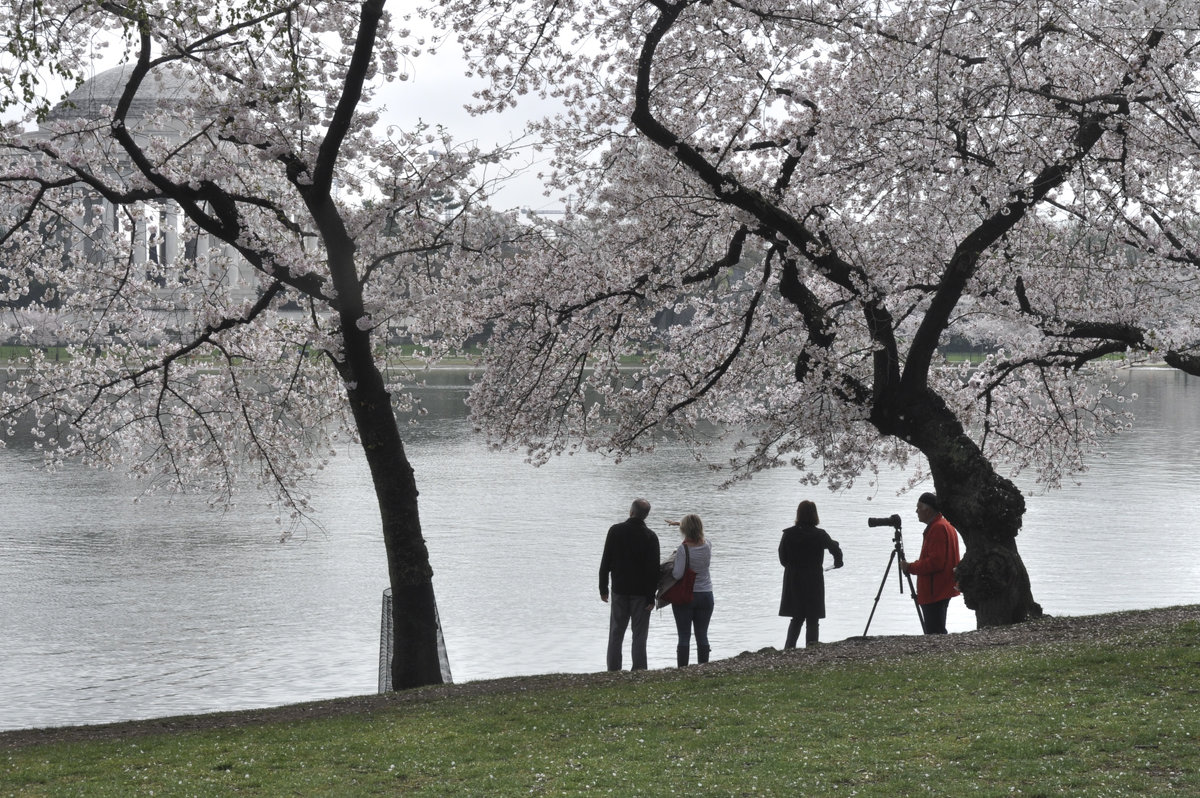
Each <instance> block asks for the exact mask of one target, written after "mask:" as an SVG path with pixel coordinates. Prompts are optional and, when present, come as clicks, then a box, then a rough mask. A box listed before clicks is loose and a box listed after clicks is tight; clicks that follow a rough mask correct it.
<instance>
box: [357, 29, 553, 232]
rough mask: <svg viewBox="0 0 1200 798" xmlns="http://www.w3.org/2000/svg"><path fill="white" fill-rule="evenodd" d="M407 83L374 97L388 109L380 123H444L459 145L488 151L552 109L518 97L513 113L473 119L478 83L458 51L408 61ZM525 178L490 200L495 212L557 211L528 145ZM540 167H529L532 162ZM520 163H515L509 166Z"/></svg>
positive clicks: (533, 99) (389, 86)
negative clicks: (470, 108) (468, 107)
mask: <svg viewBox="0 0 1200 798" xmlns="http://www.w3.org/2000/svg"><path fill="white" fill-rule="evenodd" d="M407 68H408V69H409V75H408V80H405V81H399V80H397V81H393V82H392V83H390V84H387V85H386V86H385V87H384V88H383V89H382V90H381V91H380V92H379V94H378V95H377V98H378V100H377V102H378V103H379V104H380V105H382V106H384V107H385V108H386V111H385V113H384V114H383V117H382V118H383V120H384V121H385V122H387V123H391V124H396V125H398V126H400V127H403V128H411V127H412V126H413V125H414V124H415V123H416V122H417V121H418V120H422V121H424V122H426V123H427V124H430V125H442V126H444V127H445V128H446V129H447V130H448V131H449V132H450V134H451V135H452V136H453V138H454V140H455V141H458V142H477V143H478V144H479V146H480V147H481V148H484V149H487V148H489V147H491V146H494V145H496V144H504V143H508V142H510V141H511V140H512V139H514V138H516V137H518V136H520V135H521V130H522V128H523V127H524V125H525V124H526V123H527V122H528V121H529V120H531V119H536V118H539V117H540V116H543V115H547V114H549V113H551V112H552V111H553V106H552V105H550V104H549V103H547V102H545V101H541V100H539V99H538V98H536V97H525V98H521V101H520V103H519V105H518V107H517V108H516V109H515V110H510V111H506V112H505V113H504V114H502V115H499V116H494V115H493V116H487V117H473V116H471V115H470V114H468V113H467V112H466V110H464V108H463V106H464V105H465V104H466V103H468V102H470V101H471V100H472V97H471V93H472V92H473V91H475V90H477V89H478V88H479V87H480V86H481V85H482V84H481V83H480V82H479V81H470V80H468V79H467V77H466V76H465V74H464V66H463V62H462V57H461V55H460V54H459V51H458V50H457V49H456V48H454V47H452V46H450V45H446V46H443V47H442V48H440V50H439V52H438V54H437V55H436V56H429V55H422V56H420V57H419V58H416V59H413V60H412V61H409V62H408V64H407ZM522 152H523V154H524V160H523V165H526V166H527V167H528V168H526V169H525V170H523V171H524V172H525V175H524V176H523V177H520V178H518V179H515V180H513V181H511V183H510V184H509V185H507V186H506V187H505V188H504V189H503V190H502V191H500V192H499V193H498V194H497V195H496V196H495V197H494V198H493V200H492V203H491V204H492V205H493V207H496V208H503V209H507V208H513V207H520V208H529V209H531V210H561V209H562V207H563V205H562V203H561V202H559V201H557V199H553V198H547V197H544V196H542V191H543V189H542V185H541V183H540V181H538V180H537V178H536V172H537V171H538V169H539V167H540V168H544V167H545V160H546V158H547V156H546V154H545V153H542V154H541V155H540V156H539V155H535V153H533V152H531V151H530V149H529V148H528V147H526V148H524V150H523V151H522ZM535 157H537V158H540V159H541V163H530V161H531V159H533V158H535ZM520 164H522V162H519V161H515V162H514V163H513V166H514V167H516V166H517V165H520Z"/></svg>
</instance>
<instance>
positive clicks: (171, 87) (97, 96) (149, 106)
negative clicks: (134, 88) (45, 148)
mask: <svg viewBox="0 0 1200 798" xmlns="http://www.w3.org/2000/svg"><path fill="white" fill-rule="evenodd" d="M132 72H133V64H122V65H121V66H119V67H115V68H113V69H108V70H105V71H104V72H101V73H100V74H99V75H97V76H96V77H94V78H92V79H91V80H89V81H86V82H84V83H83V84H82V85H80V86H79V87H77V88H76V89H75V90H74V91H72V92H71V93H70V94H68V95H67V96H66V97H65V98H64V99H63V101H62V102H60V103H59V104H58V105H56V106H54V108H53V109H52V110H51V111H50V114H49V117H48V120H49V121H51V122H53V121H58V120H68V119H101V118H103V117H105V116H107V114H104V113H102V109H103V108H104V107H105V106H109V107H115V106H116V104H117V101H118V100H120V98H121V93H122V92H123V91H124V90H125V84H126V83H127V82H128V80H129V75H130V73H132ZM197 94H198V92H197V91H196V88H195V83H194V81H192V80H191V79H189V78H187V77H185V76H183V75H181V74H179V72H178V71H177V70H172V69H165V68H159V69H155V70H152V71H151V72H150V74H149V75H147V76H146V78H145V79H144V80H143V81H142V85H141V88H139V89H138V93H137V96H136V97H134V99H133V104H132V105H131V106H130V108H129V114H128V118H129V119H131V120H133V119H142V118H144V117H145V116H147V115H148V114H150V113H152V112H153V111H155V110H163V109H170V108H182V107H184V106H187V105H191V104H192V103H193V100H194V99H195V97H196V96H197Z"/></svg>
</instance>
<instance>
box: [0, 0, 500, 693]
mask: <svg viewBox="0 0 1200 798" xmlns="http://www.w3.org/2000/svg"><path fill="white" fill-rule="evenodd" d="M0 36H3V45H4V53H5V54H4V56H3V59H2V60H0V81H2V83H3V94H0V110H3V111H4V112H5V113H6V118H9V119H12V120H14V121H10V122H9V123H8V124H6V125H5V127H4V128H3V134H2V136H3V138H2V139H0V150H2V152H0V285H2V287H3V290H4V302H5V307H6V308H8V309H9V310H8V311H7V312H5V314H4V320H3V323H4V324H5V327H6V329H5V335H6V341H7V342H11V343H26V344H28V345H29V346H30V349H29V354H28V356H27V357H25V358H23V359H22V360H20V361H19V362H17V363H14V364H13V366H12V367H11V368H10V369H9V372H8V379H7V383H6V385H5V390H4V393H3V397H2V399H0V416H2V418H3V420H4V425H3V430H4V432H5V433H6V434H7V435H9V436H12V435H14V434H27V433H26V431H27V430H32V431H33V435H34V437H35V440H36V441H37V442H38V444H39V445H40V446H41V447H42V448H43V450H44V451H45V453H46V456H47V458H48V459H49V460H50V462H51V463H54V462H58V461H61V460H62V459H63V458H68V457H83V458H86V459H88V460H90V461H92V462H94V463H97V464H104V465H111V464H113V463H122V462H123V463H126V464H128V465H129V466H130V467H131V468H132V470H133V471H134V472H135V473H138V474H140V475H142V476H144V477H146V478H147V479H149V480H150V483H151V484H152V485H155V486H167V487H172V488H177V489H193V488H197V487H199V488H203V489H205V490H211V491H212V495H213V497H214V501H217V502H232V501H233V499H234V498H235V493H236V492H237V491H238V490H239V488H238V486H239V485H241V484H243V483H244V480H245V478H246V477H247V476H257V477H258V478H260V479H261V481H262V482H263V483H264V484H267V485H272V486H274V488H275V490H276V492H277V495H278V498H279V501H280V502H281V504H282V507H283V508H284V509H283V511H282V514H283V515H286V514H289V513H290V515H291V516H292V517H293V518H299V519H300V520H301V521H303V519H304V518H306V517H308V516H307V514H308V513H309V507H308V505H307V503H306V501H305V498H304V489H303V486H304V481H303V480H304V478H305V476H306V475H308V474H310V473H311V470H312V469H314V468H320V467H321V466H322V464H323V463H324V462H325V461H326V460H327V459H328V457H329V456H331V455H332V454H334V453H335V452H336V447H338V446H339V445H341V444H342V443H343V442H345V441H350V442H356V443H357V444H358V445H360V446H361V448H362V451H363V452H364V453H365V455H366V461H367V464H368V466H369V469H370V474H371V479H372V480H373V484H374V488H375V492H376V496H377V498H378V504H379V511H380V515H381V525H382V531H383V539H384V543H385V547H386V553H387V562H388V573H389V578H390V584H391V588H392V597H393V602H394V606H393V610H394V611H393V619H394V626H395V628H394V640H395V650H394V658H393V663H392V685H393V686H394V687H395V688H403V687H411V686H416V685H422V684H430V683H438V682H440V681H442V669H441V663H440V662H439V645H438V643H439V635H440V631H439V629H438V626H437V616H436V605H435V601H434V592H433V586H432V569H431V567H430V562H429V554H428V551H427V549H426V545H425V541H424V538H423V537H422V530H421V522H420V516H419V513H418V502H417V497H418V491H417V486H416V481H415V477H414V470H413V467H412V464H411V463H410V462H409V459H408V457H407V455H406V452H405V447H404V443H403V439H402V436H401V430H400V428H399V426H398V422H397V414H396V410H397V408H399V407H403V406H404V402H405V401H406V397H405V395H404V394H403V391H402V390H401V389H400V388H399V387H398V386H399V381H400V380H401V379H402V378H404V377H405V376H406V375H405V374H404V373H402V372H398V371H397V370H396V367H394V366H389V363H388V360H387V354H386V345H387V344H390V343H393V342H396V341H398V340H402V339H403V340H411V341H415V342H417V343H418V344H420V343H424V344H426V345H427V346H428V347H429V351H430V355H431V357H436V356H437V355H438V353H439V351H440V350H441V348H442V347H444V346H445V343H444V342H441V341H440V340H439V339H438V338H437V336H434V335H431V334H430V332H431V331H434V330H436V329H437V327H438V315H439V312H440V308H439V307H438V305H437V299H436V296H435V292H434V291H433V290H432V289H433V286H434V283H435V281H436V280H437V277H438V262H439V261H440V259H441V258H443V257H444V254H445V252H446V251H447V250H448V249H451V248H452V247H454V246H460V245H465V246H472V247H474V246H477V245H483V244H486V243H487V241H489V240H490V239H491V238H492V237H493V233H492V232H490V227H491V223H490V222H489V221H488V215H489V214H488V212H487V211H486V210H485V209H480V210H479V211H478V212H477V213H470V211H471V209H472V208H474V207H475V206H478V205H479V204H480V202H481V201H482V200H483V198H484V196H485V193H484V188H485V187H484V186H482V185H479V184H478V181H477V180H476V178H474V177H472V175H473V174H476V172H473V171H472V170H473V167H475V166H476V165H477V164H479V163H480V162H483V161H487V160H488V159H489V158H492V157H495V155H496V154H494V153H493V154H491V155H489V156H486V157H485V156H484V155H483V154H481V153H479V152H476V151H473V150H471V149H467V148H462V147H459V146H457V145H456V144H455V143H454V142H452V141H450V140H449V139H448V138H446V137H445V136H444V135H443V134H442V133H441V132H440V131H436V130H428V129H424V128H419V129H417V130H414V131H409V132H399V131H394V130H388V129H386V128H384V127H382V126H381V125H379V124H378V121H379V120H378V109H375V108H373V107H372V105H371V102H372V99H373V97H374V96H375V93H376V92H377V91H378V90H379V89H380V87H381V86H383V85H384V84H385V83H386V82H387V81H390V80H393V79H395V78H397V77H403V74H404V70H405V69H406V68H407V67H408V65H409V60H410V59H412V58H415V57H417V56H418V55H419V50H420V42H419V41H417V40H416V38H415V37H414V36H413V35H412V34H410V33H409V32H408V31H407V30H404V29H403V28H402V27H400V26H397V25H394V24H393V20H392V19H391V18H390V16H389V15H388V14H387V13H386V12H385V9H384V2H383V0H367V2H362V3H359V2H344V1H343V0H236V1H235V2H226V1H225V0H215V2H203V3H200V2H190V0H184V2H172V3H158V2H142V0H128V1H126V0H115V2H102V3H85V4H77V3H69V2H57V0H49V1H48V2H37V3H34V2H25V0H16V2H14V3H10V4H6V5H5V6H4V7H3V9H2V10H0ZM110 51H115V52H117V53H119V55H117V56H115V57H114V56H113V55H111V54H110ZM100 58H105V59H107V60H108V63H114V62H116V63H119V64H120V66H118V67H116V68H115V69H114V70H112V71H108V72H104V73H102V74H101V75H99V76H97V77H96V79H95V80H94V81H92V82H91V83H88V84H84V85H83V86H82V87H81V88H80V89H77V90H76V92H75V93H73V94H70V95H69V96H68V100H67V101H65V102H62V103H57V104H56V98H57V97H58V96H59V95H61V93H62V90H61V89H59V90H58V94H55V91H54V87H55V86H64V85H65V87H66V88H67V89H68V90H71V89H73V88H74V87H76V86H77V85H79V84H81V83H82V81H83V80H84V79H85V78H89V77H92V75H93V69H94V67H93V64H95V63H96V62H97V61H98V60H99V59H100ZM79 92H84V93H83V94H80V93H79ZM89 92H90V93H89ZM18 116H19V117H20V119H16V117H18ZM447 295H448V296H453V293H452V290H448V291H447ZM48 316H50V317H53V319H55V322H54V323H53V324H47V322H46V321H45V319H46V318H47V317H48ZM32 320H39V321H38V323H39V325H40V327H41V328H45V327H47V326H50V327H52V328H53V329H54V330H56V331H57V335H58V338H57V343H59V344H61V345H62V346H63V347H65V354H66V357H65V358H50V357H48V356H47V351H48V349H47V348H46V347H45V346H44V344H45V343H46V342H44V341H41V340H37V339H35V338H34V337H32V336H33V335H34V333H35V331H34V330H33V329H32V327H31V324H32ZM62 351H64V350H56V354H62ZM407 376H411V375H407ZM285 523H287V521H286V519H285ZM285 534H286V533H285Z"/></svg>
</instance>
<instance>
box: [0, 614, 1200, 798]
mask: <svg viewBox="0 0 1200 798" xmlns="http://www.w3.org/2000/svg"><path fill="white" fill-rule="evenodd" d="M1198 642H1200V624H1198V623H1196V622H1194V621H1191V622H1185V623H1183V624H1181V625H1178V626H1174V627H1164V628H1152V629H1149V630H1144V631H1119V632H1114V633H1113V635H1112V637H1111V639H1104V640H1095V641H1091V642H1088V643H1070V644H1066V643H1058V644H1049V643H1047V644H1029V645H1021V646H1006V647H999V648H994V649H986V650H983V651H974V652H968V653H960V654H924V655H909V656H904V657H898V658H895V659H892V660H881V661H874V662H858V663H854V664H837V663H834V664H823V665H814V664H811V663H808V662H806V657H805V656H804V654H803V653H802V652H797V653H796V654H795V655H794V656H788V657H780V658H775V659H772V660H770V663H771V665H770V666H769V667H765V666H760V667H757V668H756V669H754V670H751V671H749V672H740V673H717V672H715V671H716V670H718V669H694V668H693V669H690V670H686V671H675V670H668V671H657V672H651V673H646V674H638V675H628V674H626V675H622V676H621V678H618V679H615V680H613V679H595V678H579V679H571V678H569V677H568V678H566V679H564V681H566V682H578V684H575V685H573V686H554V687H542V688H537V689H530V688H528V687H525V688H522V687H520V686H519V685H520V683H518V682H514V683H513V686H512V688H511V689H503V690H500V691H498V692H497V691H491V692H490V693H489V694H486V695H474V696H471V695H460V696H454V695H451V696H450V697H440V698H434V697H424V696H422V695H421V694H419V693H418V694H415V696H410V697H409V698H408V699H406V700H393V701H378V702H359V705H358V706H359V708H358V709H357V710H354V709H351V710H348V711H347V712H346V713H345V714H340V715H337V716H335V717H325V718H320V719H311V720H310V719H305V720H299V721H292V722H288V723H268V724H265V725H264V724H259V723H246V724H245V725H242V726H235V727H233V728H222V729H217V730H212V731H203V732H196V731H192V732H179V733H162V734H156V735H153V736H146V737H141V738H125V739H113V740H107V741H93V742H75V743H52V744H39V745H31V746H26V747H16V748H13V747H10V748H8V749H7V750H5V748H4V747H3V745H2V744H3V738H2V737H0V760H2V761H4V767H3V768H2V775H0V795H13V796H76V795H78V796H85V795H86V796H131V795H139V796H141V795H146V796H148V795H154V796H191V795H198V796H210V795H247V796H292V795H294V796H343V795H347V796H356V795H397V794H403V795H413V796H458V795H462V796H492V795H494V796H517V795H541V796H563V795H614V796H677V795H704V796H753V795H780V796H851V795H855V796H888V797H889V798H893V797H894V796H972V795H974V796H1011V795H1024V796H1072V798H1075V797H1077V796H1123V795H1139V796H1157V795H1167V794H1171V795H1190V796H1197V795H1200V744H1198V741H1197V739H1196V735H1197V734H1198V733H1200V700H1198V699H1200V689H1198V688H1200V679H1198V677H1200V650H1198V648H1197V643H1198ZM366 703H369V705H370V708H366V707H365V706H364V705H365V704H366Z"/></svg>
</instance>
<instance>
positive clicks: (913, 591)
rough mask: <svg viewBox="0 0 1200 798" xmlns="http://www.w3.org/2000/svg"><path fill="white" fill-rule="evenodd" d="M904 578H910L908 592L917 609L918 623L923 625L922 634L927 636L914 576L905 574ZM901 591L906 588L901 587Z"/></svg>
mask: <svg viewBox="0 0 1200 798" xmlns="http://www.w3.org/2000/svg"><path fill="white" fill-rule="evenodd" d="M904 576H905V577H907V578H908V592H909V594H910V595H911V596H912V600H913V606H915V607H916V608H917V622H918V623H919V624H921V634H925V633H926V632H927V631H928V630H927V629H926V628H925V613H923V612H921V605H920V603H919V602H918V601H917V589H916V588H915V587H913V581H912V574H905V575H904ZM900 589H901V590H903V589H904V586H903V585H901V587H900Z"/></svg>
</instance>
